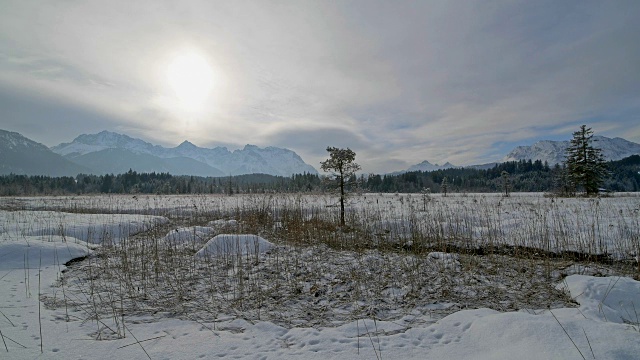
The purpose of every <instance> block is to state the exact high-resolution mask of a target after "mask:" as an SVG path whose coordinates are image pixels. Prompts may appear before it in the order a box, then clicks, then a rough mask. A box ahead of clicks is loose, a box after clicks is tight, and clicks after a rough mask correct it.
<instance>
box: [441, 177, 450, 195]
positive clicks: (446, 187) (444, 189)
mask: <svg viewBox="0 0 640 360" xmlns="http://www.w3.org/2000/svg"><path fill="white" fill-rule="evenodd" d="M447 190H449V183H448V182H447V177H446V176H445V177H443V178H442V184H440V191H441V192H442V196H444V197H446V196H447Z"/></svg>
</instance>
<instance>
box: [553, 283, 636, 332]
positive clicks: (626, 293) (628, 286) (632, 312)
mask: <svg viewBox="0 0 640 360" xmlns="http://www.w3.org/2000/svg"><path fill="white" fill-rule="evenodd" d="M558 288H559V289H563V290H566V291H569V293H570V294H571V297H572V298H573V299H574V300H575V301H577V302H578V303H579V304H580V309H581V310H582V312H583V313H584V315H585V316H586V317H588V318H590V319H598V320H601V321H605V322H613V323H618V324H623V323H624V324H633V325H636V326H639V325H640V282H638V281H635V280H633V279H631V278H627V277H606V278H601V277H592V276H586V275H571V276H568V277H566V278H565V280H564V282H563V283H561V284H559V285H558Z"/></svg>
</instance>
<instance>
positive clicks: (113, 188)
mask: <svg viewBox="0 0 640 360" xmlns="http://www.w3.org/2000/svg"><path fill="white" fill-rule="evenodd" d="M607 170H608V176H607V177H606V178H605V181H604V185H603V189H604V190H606V191H607V192H629V191H633V192H635V191H640V155H633V156H630V157H627V158H624V159H622V160H618V161H610V162H607ZM505 174H506V175H505ZM445 178H446V181H444V179H445ZM348 180H349V181H348V182H347V184H348V188H349V191H351V192H386V193H388V192H394V193H395V192H401V193H417V192H427V193H428V192H431V193H440V192H442V190H444V189H443V181H444V183H446V184H447V185H446V189H447V192H449V193H463V192H468V193H471V192H473V193H488V192H504V191H505V186H507V187H508V189H507V190H508V191H514V192H548V193H555V192H559V191H560V190H561V189H562V188H563V186H566V184H565V182H566V181H567V180H566V170H565V169H564V168H563V167H562V166H561V165H555V166H549V165H548V164H546V163H542V162H541V161H539V160H536V161H531V160H527V161H525V160H520V161H510V162H505V163H499V164H496V165H494V166H493V167H491V168H489V169H477V168H451V169H444V170H436V171H430V172H423V171H413V172H406V173H402V174H386V175H379V174H368V175H365V174H361V175H359V176H355V175H354V176H351V178H350V179H348ZM333 187H334V184H332V183H331V182H330V181H328V179H327V177H326V176H324V175H323V174H321V175H316V174H308V173H305V174H295V175H292V176H290V177H283V176H272V175H266V174H251V175H238V176H228V177H198V176H184V175H171V174H168V173H138V172H136V171H134V170H129V171H128V172H126V173H124V174H115V175H114V174H106V175H87V174H78V175H77V176H75V177H50V176H33V175H31V176H28V175H17V174H9V175H4V176H0V196H36V195H81V194H239V193H266V192H292V193H295V192H316V193H323V192H328V191H332V189H333Z"/></svg>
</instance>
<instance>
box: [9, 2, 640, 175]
mask: <svg viewBox="0 0 640 360" xmlns="http://www.w3.org/2000/svg"><path fill="white" fill-rule="evenodd" d="M581 124H587V125H588V126H591V127H592V128H593V130H594V131H595V133H596V134H597V135H604V136H609V137H615V136H620V137H623V138H625V139H627V140H630V141H634V142H640V1H637V0H630V1H623V0H609V1H605V0H597V1H588V0H577V1H562V0H551V1H545V0H535V1H531V0H525V1H484V0H483V1H471V0H445V1H427V0H424V1H415V2H414V1H372V0H366V1H352V0H349V1H299V0H295V1H235V0H234V1H211V0H202V1H159V0H150V1H131V0H125V1H120V0H109V1H102V0H100V1H74V0H68V1H28V0H18V1H11V0H2V1H1V2H0V128H1V129H5V130H10V131H17V132H20V133H21V134H23V135H25V136H27V137H29V138H31V139H33V140H35V141H38V142H41V143H44V144H45V145H48V146H53V145H57V144H59V143H61V142H70V141H71V140H73V139H74V138H75V137H76V136H78V135H80V134H82V133H96V132H99V131H102V130H109V131H115V132H120V133H126V134H127V135H130V136H133V137H138V138H141V139H143V140H145V141H149V142H152V143H155V144H161V145H164V146H176V145H178V144H179V143H181V142H182V141H183V140H189V141H191V142H193V143H194V144H196V145H198V146H202V147H213V146H219V145H222V146H227V147H229V148H230V149H234V148H238V147H242V146H243V145H244V144H247V143H250V144H255V145H258V146H278V147H286V148H289V149H292V150H294V151H296V152H297V153H298V154H299V155H301V156H302V157H303V159H304V160H305V161H306V162H308V163H310V164H311V165H313V166H315V167H316V168H319V164H318V163H319V161H321V160H323V159H324V158H326V155H327V153H326V150H325V149H326V147H327V146H329V145H330V146H338V147H350V148H351V149H352V150H354V151H355V152H356V154H357V157H356V161H357V162H358V163H360V164H361V165H362V167H363V171H364V172H374V173H383V172H388V171H394V170H400V169H405V168H407V167H408V166H409V165H412V164H416V163H419V162H421V161H423V160H429V161H430V162H432V163H440V164H442V163H444V162H446V161H449V162H451V163H453V164H456V165H470V164H479V163H486V162H491V161H496V160H500V159H501V158H502V157H503V156H504V155H505V154H506V153H507V152H508V151H509V150H511V149H512V148H513V147H514V146H516V145H530V144H532V143H534V142H535V141H537V140H541V139H551V140H565V139H569V138H570V136H571V133H572V132H573V131H575V130H577V129H578V127H579V125H581Z"/></svg>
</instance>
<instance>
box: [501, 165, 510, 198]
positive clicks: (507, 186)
mask: <svg viewBox="0 0 640 360" xmlns="http://www.w3.org/2000/svg"><path fill="white" fill-rule="evenodd" d="M500 176H501V177H502V189H503V190H504V196H505V197H509V191H510V190H511V180H510V179H509V173H508V172H507V171H506V170H502V173H500Z"/></svg>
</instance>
